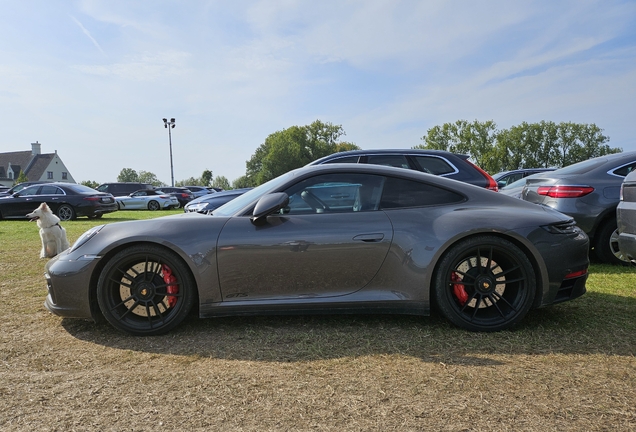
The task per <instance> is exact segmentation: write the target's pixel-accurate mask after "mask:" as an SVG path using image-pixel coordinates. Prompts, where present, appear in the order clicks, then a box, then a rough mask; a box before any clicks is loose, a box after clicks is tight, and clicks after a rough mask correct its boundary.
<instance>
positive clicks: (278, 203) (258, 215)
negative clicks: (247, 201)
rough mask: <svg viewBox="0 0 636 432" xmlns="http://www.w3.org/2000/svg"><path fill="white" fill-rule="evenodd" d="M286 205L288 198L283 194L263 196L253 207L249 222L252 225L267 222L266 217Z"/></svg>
mask: <svg viewBox="0 0 636 432" xmlns="http://www.w3.org/2000/svg"><path fill="white" fill-rule="evenodd" d="M287 204H289V196H288V195H287V194H286V193H285V192H274V193H271V194H267V195H264V196H263V197H261V199H259V200H258V202H257V203H256V206H254V211H253V212H252V217H251V218H250V220H251V221H252V223H253V224H254V225H261V224H263V223H264V222H265V220H267V216H269V215H271V214H272V213H275V212H277V211H279V210H280V209H282V208H283V207H285V206H287Z"/></svg>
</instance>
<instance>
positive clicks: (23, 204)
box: [0, 183, 117, 221]
mask: <svg viewBox="0 0 636 432" xmlns="http://www.w3.org/2000/svg"><path fill="white" fill-rule="evenodd" d="M43 202H45V203H47V204H48V206H49V207H50V208H51V210H52V211H53V213H55V214H56V215H57V217H59V218H60V220H63V221H67V220H72V219H75V218H77V217H79V216H87V217H89V218H100V217H102V215H104V214H105V213H111V212H114V211H117V203H115V198H114V197H113V196H112V195H111V194H107V193H103V192H98V191H96V190H95V189H91V188H89V187H87V186H84V185H80V184H75V183H47V184H37V185H33V186H29V187H26V188H24V189H22V190H21V191H19V192H16V193H14V194H13V195H12V196H9V197H1V198H0V218H2V219H26V218H27V216H26V215H27V213H30V212H32V211H33V210H35V209H36V208H37V207H38V206H39V205H40V204H41V203H43Z"/></svg>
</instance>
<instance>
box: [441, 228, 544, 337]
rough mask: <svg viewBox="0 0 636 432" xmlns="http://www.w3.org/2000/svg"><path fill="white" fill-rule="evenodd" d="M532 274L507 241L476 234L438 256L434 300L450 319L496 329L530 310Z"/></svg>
mask: <svg viewBox="0 0 636 432" xmlns="http://www.w3.org/2000/svg"><path fill="white" fill-rule="evenodd" d="M535 291H536V279H535V276H534V271H533V268H532V264H531V263H530V260H529V259H528V257H527V256H526V254H525V253H524V252H523V251H522V250H521V249H519V248H518V247H517V246H515V245H514V244H512V243H511V242H509V241H508V240H505V239H502V238H499V237H494V236H479V237H473V238H470V239H466V240H464V241H461V242H459V243H457V244H456V245H454V246H453V247H451V248H450V250H449V251H448V252H447V253H446V255H444V257H443V258H442V259H441V261H440V264H439V266H438V269H437V272H436V274H435V299H436V301H437V306H438V308H439V310H440V312H441V313H442V314H443V315H444V316H445V317H446V318H447V319H448V320H449V321H451V322H452V323H453V324H455V325H457V326H459V327H462V328H465V329H467V330H471V331H486V332H489V331H499V330H503V329H506V328H509V327H510V326H512V325H514V324H516V323H517V322H519V321H520V320H521V319H522V318H523V317H524V316H525V315H526V313H528V311H529V310H530V307H531V306H532V300H533V299H534V295H535Z"/></svg>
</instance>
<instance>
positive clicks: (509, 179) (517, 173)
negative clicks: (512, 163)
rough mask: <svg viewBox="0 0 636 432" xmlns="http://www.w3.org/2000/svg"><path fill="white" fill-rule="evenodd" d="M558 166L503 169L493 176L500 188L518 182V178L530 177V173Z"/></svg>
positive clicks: (551, 169) (546, 170)
mask: <svg viewBox="0 0 636 432" xmlns="http://www.w3.org/2000/svg"><path fill="white" fill-rule="evenodd" d="M555 169H556V168H522V169H516V170H512V171H502V172H498V173H497V174H494V175H493V176H492V178H494V179H495V181H496V182H497V185H498V186H499V189H501V188H504V187H506V186H508V185H509V184H511V183H514V182H516V181H517V180H521V179H522V178H524V177H528V176H529V175H533V174H539V173H543V172H549V171H554V170H555Z"/></svg>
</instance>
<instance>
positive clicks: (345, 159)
mask: <svg viewBox="0 0 636 432" xmlns="http://www.w3.org/2000/svg"><path fill="white" fill-rule="evenodd" d="M358 159H359V156H345V157H341V158H337V159H331V160H328V161H327V162H324V163H326V164H332V163H358Z"/></svg>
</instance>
